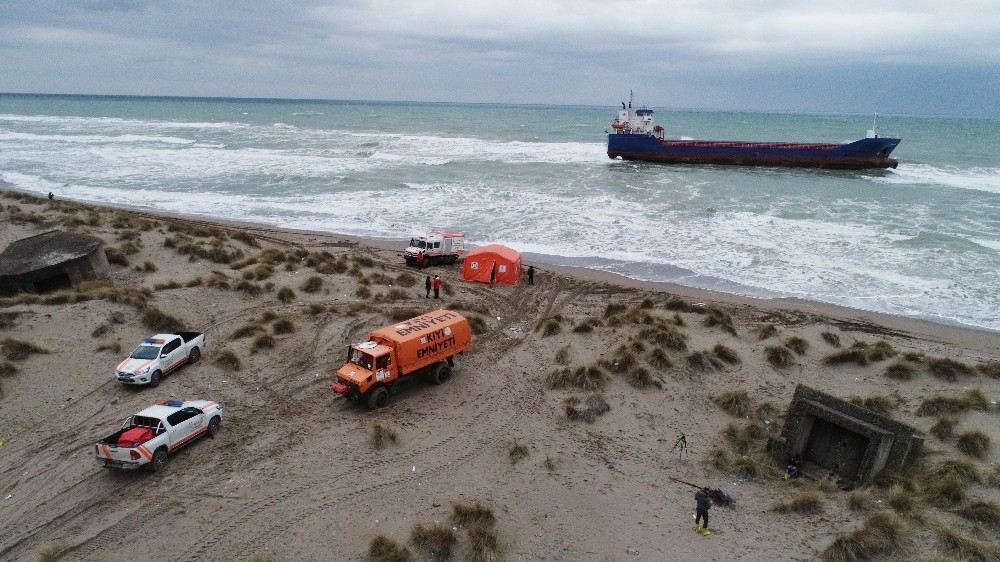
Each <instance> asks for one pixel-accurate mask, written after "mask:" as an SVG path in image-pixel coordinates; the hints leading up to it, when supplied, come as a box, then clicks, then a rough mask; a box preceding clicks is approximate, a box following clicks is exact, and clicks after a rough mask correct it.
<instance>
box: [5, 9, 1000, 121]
mask: <svg viewBox="0 0 1000 562" xmlns="http://www.w3.org/2000/svg"><path fill="white" fill-rule="evenodd" d="M629 89H634V90H636V92H637V96H638V98H639V99H641V100H642V101H644V102H646V103H648V104H650V105H654V106H658V107H673V108H683V107H687V108H710V109H737V110H746V109H749V110H769V111H815V112H850V113H867V112H869V111H873V110H879V111H882V112H884V113H895V114H921V115H968V116H990V117H1000V93H998V92H1000V4H998V2H997V0H991V1H967V2H947V1H942V0H933V1H924V0H900V1H897V0H880V1H872V0H863V1H856V0H847V1H830V0H823V1H813V0H798V1H783V0H771V1H766V2H765V1H759V0H744V1H739V2H722V1H718V0H716V1H708V0H706V1H701V0H686V1H618V2H616V1H608V0H603V1H590V0H583V1H576V2H562V1H551V0H505V1H493V0H481V1H476V0H469V1H466V2H431V1H424V2H413V1H409V2H407V1H391V0H357V1H348V2H324V1H321V0H263V1H259V2H239V1H236V0H228V1H224V0H183V1H171V0H155V1H154V0H149V1H144V0H78V1H75V2H69V1H65V2H59V1H55V0H0V91H3V92H50V93H83V94H140V95H183V96H234V97H283V98H327V99H377V100H416V101H465V102H510V103H542V104H593V105H614V104H615V103H616V102H617V100H619V99H621V98H622V96H625V95H627V92H628V90H629Z"/></svg>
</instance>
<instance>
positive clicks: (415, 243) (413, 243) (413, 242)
mask: <svg viewBox="0 0 1000 562" xmlns="http://www.w3.org/2000/svg"><path fill="white" fill-rule="evenodd" d="M410 247H412V248H426V247H427V244H425V243H424V241H423V240H420V239H418V238H410Z"/></svg>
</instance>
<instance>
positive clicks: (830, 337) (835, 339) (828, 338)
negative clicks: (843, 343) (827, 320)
mask: <svg viewBox="0 0 1000 562" xmlns="http://www.w3.org/2000/svg"><path fill="white" fill-rule="evenodd" d="M820 337H821V338H823V341H825V342H826V343H828V344H830V345H832V346H833V347H840V336H838V335H837V334H835V333H833V332H823V333H822V334H820Z"/></svg>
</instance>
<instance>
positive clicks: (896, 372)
mask: <svg viewBox="0 0 1000 562" xmlns="http://www.w3.org/2000/svg"><path fill="white" fill-rule="evenodd" d="M884 374H885V376H886V378H890V379H893V380H897V381H908V380H911V379H913V377H915V376H917V370H916V369H914V368H913V366H911V365H910V364H909V363H905V362H903V361H897V362H896V363H893V364H892V365H889V366H888V367H886V368H885V372H884Z"/></svg>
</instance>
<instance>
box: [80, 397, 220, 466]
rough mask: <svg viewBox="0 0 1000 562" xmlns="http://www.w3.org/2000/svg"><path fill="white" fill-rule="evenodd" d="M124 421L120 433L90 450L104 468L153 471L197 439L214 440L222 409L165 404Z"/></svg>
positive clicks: (212, 405)
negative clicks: (147, 467)
mask: <svg viewBox="0 0 1000 562" xmlns="http://www.w3.org/2000/svg"><path fill="white" fill-rule="evenodd" d="M161 402H162V403H157V404H156V405H154V406H150V407H148V408H146V409H145V410H143V411H141V412H139V413H138V414H135V415H134V416H129V417H127V418H125V422H124V423H122V427H121V429H119V430H118V431H116V432H114V433H112V434H111V435H109V436H107V437H105V438H104V439H101V440H100V441H98V443H97V445H95V446H94V448H95V449H96V452H97V462H98V463H100V464H101V466H103V467H105V468H120V469H122V470H136V469H139V468H142V467H143V466H146V465H149V466H150V467H151V468H152V469H153V470H154V471H160V470H162V469H163V468H164V467H166V466H167V458H168V457H169V455H170V454H171V453H173V452H174V451H175V450H177V449H178V448H180V447H183V446H184V445H187V444H188V443H191V442H192V441H194V440H195V439H196V438H197V437H199V436H201V435H208V436H209V437H215V434H216V433H218V432H219V427H220V425H221V424H222V406H219V405H218V404H217V403H215V402H211V401H209V400H188V401H186V402H185V401H182V400H165V401H161Z"/></svg>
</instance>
